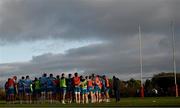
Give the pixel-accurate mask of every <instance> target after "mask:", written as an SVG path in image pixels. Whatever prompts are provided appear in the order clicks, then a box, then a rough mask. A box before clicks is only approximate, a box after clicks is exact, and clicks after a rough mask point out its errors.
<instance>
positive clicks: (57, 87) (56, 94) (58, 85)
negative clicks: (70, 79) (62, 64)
mask: <svg viewBox="0 0 180 108" xmlns="http://www.w3.org/2000/svg"><path fill="white" fill-rule="evenodd" d="M54 82H55V89H56V93H55V98H56V100H58V101H61V100H60V99H61V98H60V97H61V96H60V92H61V89H60V77H59V75H57V76H56V79H55V81H54Z"/></svg>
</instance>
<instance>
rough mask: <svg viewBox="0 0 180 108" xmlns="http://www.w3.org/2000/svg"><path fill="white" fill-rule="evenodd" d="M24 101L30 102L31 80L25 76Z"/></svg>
mask: <svg viewBox="0 0 180 108" xmlns="http://www.w3.org/2000/svg"><path fill="white" fill-rule="evenodd" d="M24 88H25V97H26V103H30V104H31V103H32V80H31V79H30V78H29V76H26V79H25V81H24Z"/></svg>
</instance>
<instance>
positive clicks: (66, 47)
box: [0, 0, 180, 81]
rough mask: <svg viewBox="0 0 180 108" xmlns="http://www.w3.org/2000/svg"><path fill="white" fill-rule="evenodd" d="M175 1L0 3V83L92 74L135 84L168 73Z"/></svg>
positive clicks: (178, 1) (178, 24)
mask: <svg viewBox="0 0 180 108" xmlns="http://www.w3.org/2000/svg"><path fill="white" fill-rule="evenodd" d="M179 10H180V0H0V79H1V81H3V80H5V79H7V78H8V77H12V76H13V75H17V76H18V77H20V76H22V75H24V76H25V75H30V76H32V77H34V76H41V74H42V73H44V72H46V73H54V74H55V75H57V74H60V73H62V72H66V73H72V72H74V71H75V70H77V71H78V72H79V73H81V74H86V75H88V74H90V73H97V74H100V75H103V74H105V75H108V76H109V77H112V76H113V75H115V76H118V77H119V78H120V79H123V80H127V79H129V78H135V79H140V68H139V67H140V65H139V43H138V42H139V41H138V24H140V25H141V28H142V40H143V63H144V64H143V76H148V77H151V76H153V74H157V73H160V72H172V69H173V68H172V45H171V44H172V37H171V31H170V27H171V26H170V22H171V21H172V20H173V21H174V23H175V25H174V27H175V38H176V55H177V56H176V61H177V70H178V71H179V70H180V68H179V65H180V56H179V54H180V48H179V45H180V43H179V41H180V36H179V35H180V30H179V28H180V20H179V19H180V14H179Z"/></svg>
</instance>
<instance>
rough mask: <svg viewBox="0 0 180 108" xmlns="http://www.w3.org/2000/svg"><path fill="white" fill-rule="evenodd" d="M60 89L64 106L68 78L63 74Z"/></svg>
mask: <svg viewBox="0 0 180 108" xmlns="http://www.w3.org/2000/svg"><path fill="white" fill-rule="evenodd" d="M60 88H61V94H62V104H65V97H66V90H67V84H66V77H65V74H64V73H62V76H61V80H60Z"/></svg>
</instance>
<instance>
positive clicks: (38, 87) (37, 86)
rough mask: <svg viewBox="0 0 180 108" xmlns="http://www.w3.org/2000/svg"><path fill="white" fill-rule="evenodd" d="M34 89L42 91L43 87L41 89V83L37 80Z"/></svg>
mask: <svg viewBox="0 0 180 108" xmlns="http://www.w3.org/2000/svg"><path fill="white" fill-rule="evenodd" d="M34 86H35V87H34V88H35V90H38V89H40V88H41V87H40V81H39V80H37V81H35V82H34Z"/></svg>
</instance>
